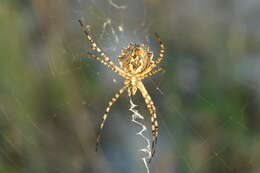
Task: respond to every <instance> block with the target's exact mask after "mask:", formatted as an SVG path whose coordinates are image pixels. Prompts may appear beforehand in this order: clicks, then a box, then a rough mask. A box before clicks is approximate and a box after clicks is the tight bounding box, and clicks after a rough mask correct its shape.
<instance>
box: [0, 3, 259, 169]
mask: <svg viewBox="0 0 260 173" xmlns="http://www.w3.org/2000/svg"><path fill="white" fill-rule="evenodd" d="M111 2H113V1H106V0H97V1H95V0H87V1H83V0H78V1H76V0H73V1H70V0H59V1H58V0H57V1H56V0H55V1H51V0H49V1H48V0H47V1H44V0H33V1H30V0H13V1H10V0H2V1H1V2H0V172H6V173H7V172H8V173H18V172H26V173H29V172H32V173H36V172H37V173H41V172H42V173H45V172H46V173H47V172H48V173H50V172H62V173H67V172H68V173H71V172H84V173H92V172H93V173H100V172H106V173H108V172H113V173H116V172H125V173H128V172H129V173H130V172H144V170H145V169H144V168H143V167H142V164H141V162H139V160H138V158H137V157H138V154H137V150H138V149H139V148H140V146H141V145H142V144H139V143H138V142H137V141H138V140H139V138H138V137H136V136H135V132H136V131H137V129H136V128H137V127H136V126H134V124H132V123H131V121H130V117H131V113H130V112H129V111H128V108H129V101H128V98H127V97H126V95H124V96H122V97H121V99H120V100H119V101H118V103H116V104H115V105H113V108H112V111H111V112H110V114H109V116H110V117H109V118H108V121H107V124H106V126H105V131H104V134H103V135H102V144H101V147H100V151H99V152H95V151H94V149H95V135H96V132H97V127H98V123H99V121H100V119H101V116H102V113H103V110H104V109H105V104H106V102H107V101H108V100H109V99H110V97H112V95H113V94H114V93H115V92H116V91H117V90H118V89H119V88H120V87H121V86H122V81H121V80H120V79H118V78H117V77H116V75H115V74H112V73H110V72H108V70H107V69H105V68H104V67H101V65H100V64H98V63H97V62H95V60H93V59H91V58H88V57H87V54H86V52H87V51H89V50H90V48H89V46H88V43H87V42H86V41H85V40H84V37H83V34H82V33H81V31H80V28H79V24H78V23H77V19H79V18H84V21H85V22H86V23H87V24H88V25H91V27H92V28H93V29H92V33H93V36H94V37H95V38H96V40H97V41H98V43H100V44H101V45H102V46H103V47H104V50H109V48H108V47H109V44H107V43H108V41H107V42H103V43H102V41H103V40H104V39H101V38H100V37H99V36H100V35H102V34H101V33H102V28H103V26H104V25H103V24H104V23H105V22H106V20H107V18H110V19H111V21H112V27H113V28H116V27H117V26H118V25H116V23H120V22H121V23H123V24H124V32H122V33H121V32H119V31H118V30H116V31H115V32H116V33H115V34H118V35H120V34H121V37H120V38H125V40H124V41H122V40H120V41H122V42H123V44H125V43H127V42H129V40H128V39H127V38H128V37H131V34H133V38H134V37H136V36H138V34H139V35H142V36H147V35H148V36H149V37H150V38H151V41H149V42H148V44H151V45H153V46H152V48H153V50H154V51H155V54H158V44H156V42H155V40H154V39H153V32H154V31H156V32H157V33H159V35H160V36H161V39H162V40H163V41H164V42H165V45H166V57H165V61H164V63H163V66H165V69H166V70H165V72H163V73H162V74H159V75H156V76H155V77H152V78H151V80H145V85H146V86H148V87H147V88H148V91H149V92H150V94H151V96H152V98H153V99H154V101H155V104H156V107H157V108H158V116H159V123H160V125H159V126H160V134H159V139H158V147H157V153H156V156H155V159H154V160H153V161H152V163H151V165H150V167H151V172H161V173H162V172H163V173H168V172H169V173H170V172H171V173H172V172H176V173H220V172H221V173H222V172H223V173H224V172H226V173H259V172H260V150H259V148H260V135H259V134H260V109H259V105H260V77H259V76H260V20H259V16H260V3H259V2H258V1H254V0H247V1H235V0H227V1H217V0H215V1H207V0H196V1H192V0H184V1H178V0H175V1H173V0H164V1H159V0H146V1H138V0H134V1H126V0H122V1H119V0H118V1H116V0H115V1H114V3H118V4H121V5H126V6H127V8H126V9H120V10H119V9H116V8H115V7H114V6H112V5H111ZM140 16H141V17H140ZM113 24H115V25H113ZM142 24H143V25H142ZM137 27H139V28H137ZM132 30H135V31H136V32H137V33H138V34H136V35H134V33H135V32H132ZM124 34H126V35H127V36H124ZM104 37H106V38H107V39H108V40H109V39H113V37H114V35H113V34H112V32H111V30H109V29H106V32H105V34H104ZM120 41H119V43H120ZM131 41H132V40H131ZM154 42H155V43H154ZM146 44H147V43H146ZM114 45H115V47H116V51H115V52H114V53H113V52H112V53H111V52H110V53H109V55H113V54H115V55H119V50H120V49H121V48H122V45H121V44H114ZM112 59H113V60H115V59H114V58H112ZM113 78H115V79H116V82H114V83H112V79H113ZM114 81H115V80H114ZM158 87H159V88H160V89H158ZM156 88H157V90H156ZM135 100H136V102H137V103H138V104H140V105H141V106H140V110H141V111H143V114H144V116H145V117H146V118H147V120H146V123H147V126H148V127H150V123H149V119H150V118H149V117H148V116H149V114H148V113H147V112H146V110H145V107H144V104H143V100H142V98H141V97H140V95H139V94H138V95H137V96H136V98H135ZM148 129H149V128H148ZM149 130H150V129H149Z"/></svg>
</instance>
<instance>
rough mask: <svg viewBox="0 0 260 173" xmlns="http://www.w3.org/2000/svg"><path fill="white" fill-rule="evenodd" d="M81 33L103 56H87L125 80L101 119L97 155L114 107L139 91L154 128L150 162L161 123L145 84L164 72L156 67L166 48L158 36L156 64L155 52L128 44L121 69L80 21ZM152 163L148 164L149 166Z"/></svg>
mask: <svg viewBox="0 0 260 173" xmlns="http://www.w3.org/2000/svg"><path fill="white" fill-rule="evenodd" d="M79 23H80V26H81V30H82V31H83V32H84V34H85V37H86V39H87V40H88V41H89V42H90V44H91V47H92V50H93V51H96V52H97V53H99V54H100V55H101V58H100V57H98V56H97V55H95V54H93V53H91V52H88V54H89V55H90V56H91V57H92V58H94V59H96V60H97V61H99V62H100V63H101V64H103V65H105V66H106V67H107V68H108V69H110V70H112V71H114V72H115V73H117V74H119V75H120V76H121V77H123V78H124V79H125V81H124V86H123V87H122V88H121V89H120V90H119V91H118V92H117V93H116V94H115V95H114V97H113V98H112V99H111V100H110V101H109V102H108V105H107V108H106V109H105V113H104V115H103V117H102V120H101V123H100V127H99V131H98V134H97V138H96V151H97V150H98V145H99V143H100V137H101V132H102V130H103V128H104V124H105V121H106V119H107V117H108V113H109V111H110V108H111V106H112V105H113V103H115V102H116V100H117V99H118V98H119V96H120V95H121V94H122V93H123V92H124V91H125V90H126V89H128V96H129V97H131V96H134V95H135V94H136V91H137V90H139V91H140V92H141V94H142V96H143V98H144V101H145V103H146V106H147V109H148V111H149V113H150V114H151V124H152V137H153V138H152V146H151V152H152V154H151V158H152V157H153V155H154V153H155V145H156V143H157V136H158V121H157V115H156V108H155V106H154V103H153V101H152V99H151V97H150V95H149V94H148V92H147V90H146V88H145V86H144V84H143V83H142V80H143V79H144V78H146V77H149V76H151V75H153V74H155V73H157V72H160V71H162V70H163V68H162V67H157V65H158V64H159V63H160V62H161V60H162V59H163V57H164V44H163V42H162V41H161V39H160V37H159V35H158V34H157V33H155V37H156V39H157V41H158V42H159V44H160V55H159V57H158V58H157V59H156V60H153V52H152V51H150V50H149V47H148V46H146V45H144V44H137V43H129V44H128V47H127V48H123V49H122V50H121V55H120V56H118V57H117V59H118V61H119V65H120V67H119V66H117V65H115V64H114V63H113V62H112V61H111V60H110V58H109V57H108V56H107V55H106V54H105V53H104V52H103V51H102V50H101V49H100V48H99V47H98V46H97V44H96V43H95V41H94V40H93V39H92V37H91V36H90V34H89V33H88V30H87V27H86V26H85V25H83V23H82V21H81V20H79ZM151 158H150V161H151ZM150 161H149V162H150Z"/></svg>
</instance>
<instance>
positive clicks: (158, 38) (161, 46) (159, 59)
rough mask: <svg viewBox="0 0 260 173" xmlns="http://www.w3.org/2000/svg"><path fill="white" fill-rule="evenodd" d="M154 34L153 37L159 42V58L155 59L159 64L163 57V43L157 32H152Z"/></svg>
mask: <svg viewBox="0 0 260 173" xmlns="http://www.w3.org/2000/svg"><path fill="white" fill-rule="evenodd" d="M154 34H155V37H156V40H157V41H158V42H159V44H160V56H159V58H158V59H156V62H155V63H156V64H159V63H160V62H161V61H162V59H163V57H164V49H165V48H164V44H163V42H162V41H161V38H160V37H159V35H158V34H157V33H154Z"/></svg>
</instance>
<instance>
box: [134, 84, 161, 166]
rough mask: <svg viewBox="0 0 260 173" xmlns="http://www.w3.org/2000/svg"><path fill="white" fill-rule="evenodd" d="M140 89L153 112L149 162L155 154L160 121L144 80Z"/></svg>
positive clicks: (150, 110) (139, 86)
mask: <svg viewBox="0 0 260 173" xmlns="http://www.w3.org/2000/svg"><path fill="white" fill-rule="evenodd" d="M138 89H139V90H140V92H141V94H142V96H143V98H144V101H145V103H146V105H147V108H148V110H149V112H150V114H151V123H152V135H153V141H152V147H151V152H152V155H151V158H150V160H149V163H150V162H151V159H152V157H153V156H154V153H155V146H156V144H157V136H158V121H157V115H156V108H155V106H154V103H153V101H152V99H151V97H150V95H149V94H148V92H147V90H146V89H145V86H144V85H143V83H142V82H140V83H139V85H138Z"/></svg>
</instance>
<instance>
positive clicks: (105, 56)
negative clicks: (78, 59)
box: [79, 20, 115, 66]
mask: <svg viewBox="0 0 260 173" xmlns="http://www.w3.org/2000/svg"><path fill="white" fill-rule="evenodd" d="M79 24H80V27H81V30H82V31H83V32H84V34H85V36H86V38H87V39H88V41H89V42H90V44H91V46H92V49H93V50H94V51H97V52H98V53H100V55H101V57H102V58H103V59H104V60H105V61H106V62H108V63H109V64H110V65H111V66H115V64H114V63H113V62H112V61H111V60H110V59H109V57H108V56H107V55H106V54H105V53H104V52H103V51H102V50H101V49H100V48H99V47H98V46H97V44H96V43H95V41H94V40H93V39H92V37H91V36H90V35H89V33H88V31H87V28H86V26H85V25H84V24H83V22H82V21H81V20H79Z"/></svg>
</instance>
